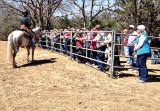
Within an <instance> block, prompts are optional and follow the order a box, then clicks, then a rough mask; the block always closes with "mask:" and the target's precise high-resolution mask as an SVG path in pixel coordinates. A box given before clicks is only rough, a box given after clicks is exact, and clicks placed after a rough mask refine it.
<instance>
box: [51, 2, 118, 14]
mask: <svg viewBox="0 0 160 111" xmlns="http://www.w3.org/2000/svg"><path fill="white" fill-rule="evenodd" d="M86 1H88V0H86ZM100 1H105V2H103V4H105V5H103V7H104V8H105V7H108V0H96V5H97V6H95V7H94V11H95V13H96V11H98V10H99V8H100V7H99V2H100ZM114 1H115V0H110V6H111V5H113V3H114ZM77 4H79V5H80V6H81V5H82V0H77ZM86 5H88V4H86ZM90 7H91V4H89V5H88V7H86V9H85V10H86V12H88V13H89V12H90ZM101 8H102V7H101ZM73 13H76V14H77V15H79V13H80V10H79V8H77V7H76V6H75V8H74V10H73ZM64 15H66V13H63V15H62V13H59V12H56V13H55V14H54V16H59V17H60V16H64ZM79 16H80V15H79Z"/></svg>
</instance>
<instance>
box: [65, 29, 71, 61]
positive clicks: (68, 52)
mask: <svg viewBox="0 0 160 111" xmlns="http://www.w3.org/2000/svg"><path fill="white" fill-rule="evenodd" d="M70 37H71V33H70V32H66V34H65V54H66V55H67V59H68V57H69V54H70V46H69V45H70Z"/></svg>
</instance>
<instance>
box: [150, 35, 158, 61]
mask: <svg viewBox="0 0 160 111" xmlns="http://www.w3.org/2000/svg"><path fill="white" fill-rule="evenodd" d="M150 47H156V48H159V47H160V40H159V39H158V38H153V39H152V40H151V43H150ZM151 58H152V59H153V60H151V64H158V49H151ZM154 59H156V60H154Z"/></svg>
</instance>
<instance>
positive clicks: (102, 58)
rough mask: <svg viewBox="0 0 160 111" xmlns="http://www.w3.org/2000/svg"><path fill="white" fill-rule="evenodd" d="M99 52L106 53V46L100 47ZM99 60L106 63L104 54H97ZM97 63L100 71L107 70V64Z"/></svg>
mask: <svg viewBox="0 0 160 111" xmlns="http://www.w3.org/2000/svg"><path fill="white" fill-rule="evenodd" d="M97 50H98V51H103V52H104V51H105V50H106V46H103V47H100V48H98V49H97ZM97 60H98V61H102V62H104V53H101V52H97ZM97 63H98V66H99V67H100V70H102V71H103V70H105V69H106V65H105V64H103V63H100V62H97Z"/></svg>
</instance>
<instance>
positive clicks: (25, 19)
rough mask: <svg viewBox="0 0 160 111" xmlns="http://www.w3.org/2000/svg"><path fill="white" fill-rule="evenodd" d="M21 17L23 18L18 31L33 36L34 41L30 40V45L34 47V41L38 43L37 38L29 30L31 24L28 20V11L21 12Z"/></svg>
mask: <svg viewBox="0 0 160 111" xmlns="http://www.w3.org/2000/svg"><path fill="white" fill-rule="evenodd" d="M23 16H24V17H22V18H21V21H20V29H21V30H25V31H27V32H28V33H30V34H31V35H32V36H33V38H34V39H33V38H32V41H31V42H32V45H35V41H38V37H37V35H36V34H35V33H34V32H33V31H32V29H31V28H30V26H31V25H32V23H31V20H30V18H29V17H30V13H29V11H25V12H23Z"/></svg>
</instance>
